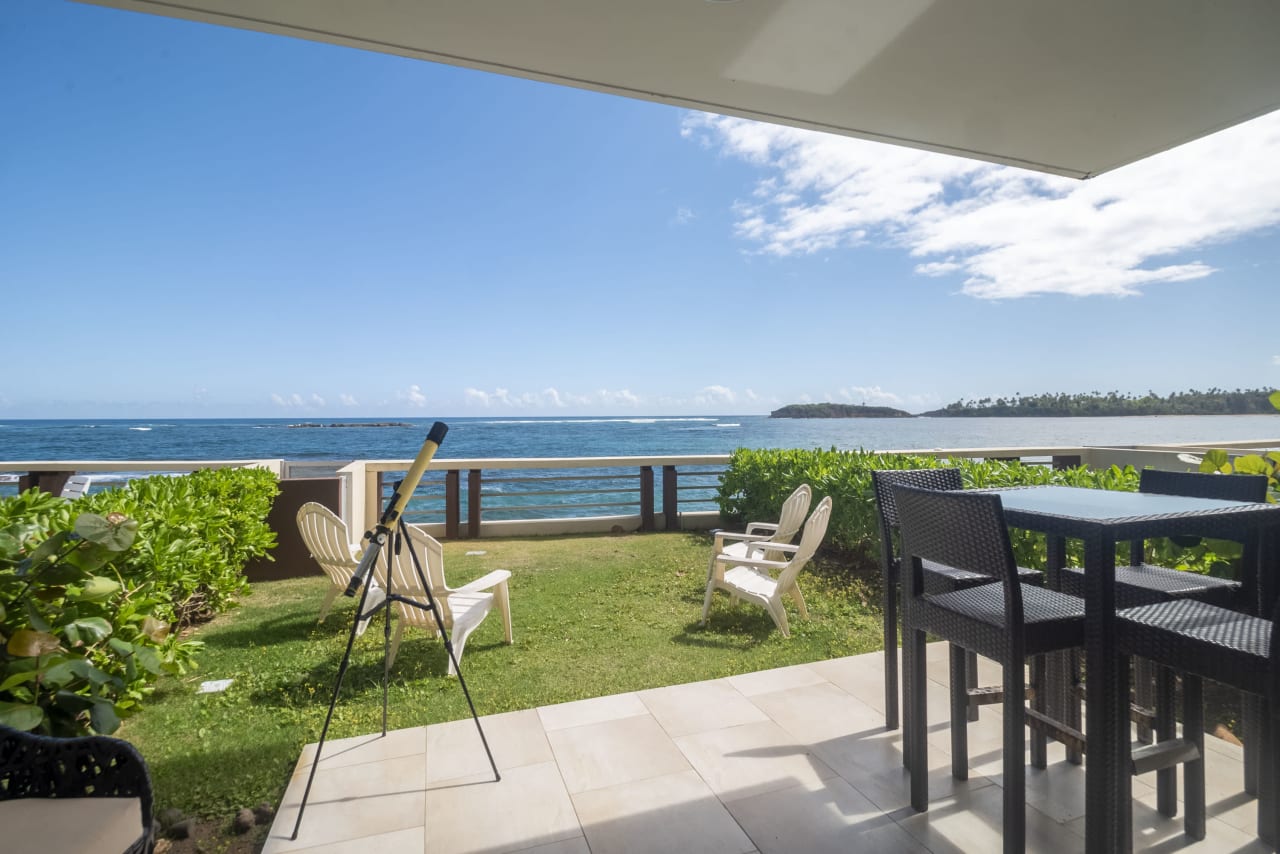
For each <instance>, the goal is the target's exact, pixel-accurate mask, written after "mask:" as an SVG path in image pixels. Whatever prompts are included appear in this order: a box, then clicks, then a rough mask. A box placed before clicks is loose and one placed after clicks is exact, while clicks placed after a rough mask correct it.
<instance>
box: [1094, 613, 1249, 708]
mask: <svg viewBox="0 0 1280 854" xmlns="http://www.w3.org/2000/svg"><path fill="white" fill-rule="evenodd" d="M1116 633H1117V643H1118V644H1119V645H1120V648H1121V650H1123V651H1124V652H1126V653H1128V654H1130V655H1138V656H1141V657H1143V658H1148V659H1150V660H1152V661H1154V662H1156V663H1157V664H1163V665H1165V666H1167V667H1171V668H1173V669H1174V670H1181V671H1186V672H1190V673H1195V674H1198V675H1200V676H1203V677H1205V678H1206V679H1211V680H1213V681H1215V682H1222V683H1224V684H1227V685H1232V686H1235V687H1237V688H1240V689H1242V690H1245V691H1252V692H1253V693H1256V694H1261V693H1264V692H1265V690H1266V685H1265V683H1266V679H1267V675H1268V670H1269V660H1270V655H1271V621H1270V620H1263V619H1260V618H1258V617H1253V616H1250V615H1248V614H1242V613H1240V612H1239V611H1232V610H1231V609H1229V608H1221V607H1218V606H1217V605H1211V604H1209V603H1207V602H1200V601H1197V600H1195V599H1175V600H1171V601H1168V602H1157V603H1155V604H1152V605H1141V606H1138V607H1135V608H1126V609H1124V610H1122V611H1117V612H1116Z"/></svg>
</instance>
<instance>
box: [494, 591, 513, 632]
mask: <svg viewBox="0 0 1280 854" xmlns="http://www.w3.org/2000/svg"><path fill="white" fill-rule="evenodd" d="M493 599H494V602H495V603H496V604H497V606H498V613H499V614H500V615H501V616H502V631H503V634H504V636H505V637H506V640H507V643H515V636H514V635H513V634H512V632H511V591H510V590H508V589H507V583H506V582H505V581H504V582H502V583H501V584H499V585H498V586H497V587H496V588H494V591H493Z"/></svg>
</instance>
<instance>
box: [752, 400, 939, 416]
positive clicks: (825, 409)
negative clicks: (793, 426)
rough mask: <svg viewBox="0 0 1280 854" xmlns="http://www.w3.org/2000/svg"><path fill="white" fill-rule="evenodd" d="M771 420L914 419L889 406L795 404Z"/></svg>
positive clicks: (773, 414) (777, 411)
mask: <svg viewBox="0 0 1280 854" xmlns="http://www.w3.org/2000/svg"><path fill="white" fill-rule="evenodd" d="M769 417H770V418H914V417H915V416H913V415H912V414H911V413H910V412H903V411H902V410H901V409H892V408H890V407H888V406H853V405H851V404H848V403H793V404H791V405H790V406H784V407H782V408H781V409H775V410H773V412H770V413H769Z"/></svg>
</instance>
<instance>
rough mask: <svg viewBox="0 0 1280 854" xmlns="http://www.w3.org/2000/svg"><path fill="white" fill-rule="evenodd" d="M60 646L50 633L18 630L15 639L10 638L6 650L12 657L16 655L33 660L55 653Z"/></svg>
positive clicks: (14, 634) (14, 635)
mask: <svg viewBox="0 0 1280 854" xmlns="http://www.w3.org/2000/svg"><path fill="white" fill-rule="evenodd" d="M59 646H60V644H59V643H58V639H57V638H56V637H54V636H53V635H51V634H49V633H48V632H37V631H34V630H32V629H18V630H17V631H16V632H14V633H13V637H11V638H9V643H8V644H7V645H6V646H5V649H7V650H8V651H9V654H10V655H16V656H18V657H19V658H31V657H34V656H37V655H46V654H48V653H50V652H54V651H56V650H57V649H58V647H59Z"/></svg>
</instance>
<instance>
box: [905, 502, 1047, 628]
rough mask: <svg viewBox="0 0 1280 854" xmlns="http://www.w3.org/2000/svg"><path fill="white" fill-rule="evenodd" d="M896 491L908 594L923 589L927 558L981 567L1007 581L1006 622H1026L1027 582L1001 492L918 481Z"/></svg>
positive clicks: (994, 577)
mask: <svg viewBox="0 0 1280 854" xmlns="http://www.w3.org/2000/svg"><path fill="white" fill-rule="evenodd" d="M893 491H894V499H895V501H896V503H897V508H898V528H899V531H900V533H901V536H902V591H903V595H904V596H910V597H912V598H915V597H919V596H921V595H923V593H924V578H923V570H922V568H921V566H920V561H922V560H931V561H935V562H937V563H942V564H946V565H947V566H953V567H956V568H957V569H964V570H968V571H970V572H977V573H982V574H983V575H989V576H991V578H992V580H993V581H999V582H1001V583H1002V584H1003V585H1004V590H1005V621H1006V622H1005V625H1006V626H1007V627H1011V628H1016V627H1021V625H1022V621H1023V612H1022V584H1021V582H1020V581H1019V579H1018V565H1017V563H1016V562H1015V561H1014V558H1013V546H1012V545H1010V543H1009V528H1008V526H1006V525H1005V521H1004V507H1003V505H1002V504H1001V503H1000V496H998V495H986V494H983V493H980V492H942V491H938V490H932V489H919V488H917V487H913V486H895V487H894V488H893ZM1012 634H1015V633H1012V632H1011V635H1012ZM1016 634H1017V636H1018V637H1019V638H1020V637H1021V632H1016Z"/></svg>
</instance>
